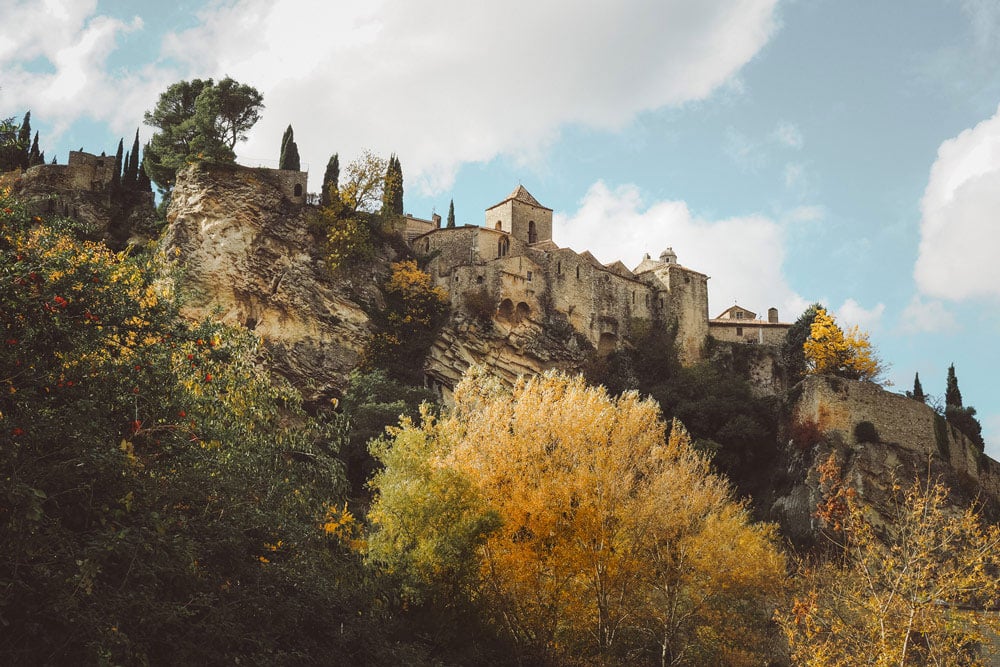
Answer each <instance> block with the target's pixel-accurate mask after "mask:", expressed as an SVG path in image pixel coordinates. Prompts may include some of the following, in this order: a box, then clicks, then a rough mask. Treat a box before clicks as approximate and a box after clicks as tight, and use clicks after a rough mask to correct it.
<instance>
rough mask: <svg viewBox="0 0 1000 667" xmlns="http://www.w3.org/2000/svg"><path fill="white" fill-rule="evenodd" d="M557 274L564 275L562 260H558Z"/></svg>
mask: <svg viewBox="0 0 1000 667" xmlns="http://www.w3.org/2000/svg"><path fill="white" fill-rule="evenodd" d="M556 275H557V276H561V275H562V262H556Z"/></svg>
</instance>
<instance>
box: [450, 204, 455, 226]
mask: <svg viewBox="0 0 1000 667" xmlns="http://www.w3.org/2000/svg"><path fill="white" fill-rule="evenodd" d="M454 226H455V200H454V199H452V200H451V201H450V202H448V228H449V229H450V228H452V227H454Z"/></svg>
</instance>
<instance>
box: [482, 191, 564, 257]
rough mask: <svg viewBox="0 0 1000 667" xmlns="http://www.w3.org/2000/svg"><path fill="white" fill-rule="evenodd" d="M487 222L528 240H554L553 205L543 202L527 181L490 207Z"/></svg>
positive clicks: (529, 241) (536, 241)
mask: <svg viewBox="0 0 1000 667" xmlns="http://www.w3.org/2000/svg"><path fill="white" fill-rule="evenodd" d="M485 226H486V227H487V228H488V229H497V230H500V231H502V232H507V233H508V234H510V235H511V236H513V237H514V238H516V239H518V240H520V241H523V242H524V243H528V244H532V243H540V242H542V241H551V240H552V209H551V208H546V207H545V206H542V205H541V204H539V203H538V200H537V199H535V198H534V197H532V196H531V193H530V192H528V191H527V190H525V189H524V186H523V185H518V186H517V188H515V190H514V191H513V192H511V193H510V194H509V195H507V198H506V199H504V200H503V201H502V202H500V203H499V204H496V205H495V206H491V207H490V208H488V209H486V225H485Z"/></svg>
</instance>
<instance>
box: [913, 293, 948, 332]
mask: <svg viewBox="0 0 1000 667" xmlns="http://www.w3.org/2000/svg"><path fill="white" fill-rule="evenodd" d="M899 326H900V329H901V330H902V331H903V333H908V334H917V333H935V332H947V331H956V330H958V328H959V327H958V321H957V320H956V319H955V316H954V315H953V314H952V313H951V312H949V311H948V309H947V308H945V306H944V304H943V303H941V302H940V301H935V300H930V301H925V300H924V299H921V298H920V296H919V295H914V297H913V298H912V299H911V300H910V303H909V304H907V306H906V308H905V309H904V310H903V314H902V316H901V317H900V322H899Z"/></svg>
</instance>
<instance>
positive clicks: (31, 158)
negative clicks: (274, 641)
mask: <svg viewBox="0 0 1000 667" xmlns="http://www.w3.org/2000/svg"><path fill="white" fill-rule="evenodd" d="M44 163H45V158H43V157H42V154H41V152H39V150H38V132H37V131H36V132H35V139H34V141H32V142H31V150H30V151H28V166H29V167H34V166H35V165H36V164H44Z"/></svg>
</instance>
